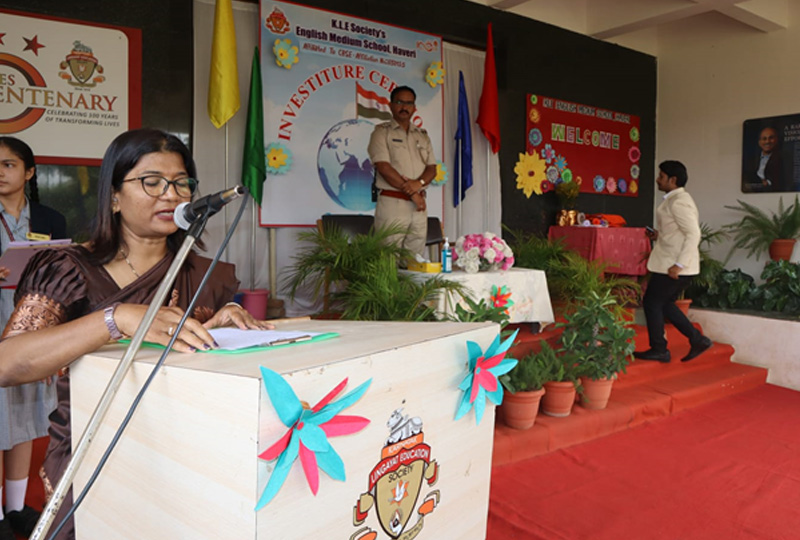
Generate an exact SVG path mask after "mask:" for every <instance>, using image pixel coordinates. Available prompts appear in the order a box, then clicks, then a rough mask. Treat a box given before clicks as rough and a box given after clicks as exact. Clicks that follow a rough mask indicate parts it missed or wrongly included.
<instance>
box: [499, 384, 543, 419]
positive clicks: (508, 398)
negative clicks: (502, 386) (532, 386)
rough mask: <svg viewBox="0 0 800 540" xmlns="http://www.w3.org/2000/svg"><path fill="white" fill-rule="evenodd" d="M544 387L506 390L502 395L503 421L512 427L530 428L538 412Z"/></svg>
mask: <svg viewBox="0 0 800 540" xmlns="http://www.w3.org/2000/svg"><path fill="white" fill-rule="evenodd" d="M543 395H544V388H541V389H539V390H531V391H530V392H517V393H515V394H512V393H511V392H507V393H505V394H504V395H503V406H502V407H501V408H502V409H503V421H504V422H505V424H506V425H507V426H508V427H510V428H514V429H530V428H531V426H533V423H534V422H535V421H536V415H537V414H538V412H539V401H540V400H541V399H542V396H543Z"/></svg>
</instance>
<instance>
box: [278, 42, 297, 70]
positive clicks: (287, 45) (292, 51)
mask: <svg viewBox="0 0 800 540" xmlns="http://www.w3.org/2000/svg"><path fill="white" fill-rule="evenodd" d="M297 52H298V49H297V47H295V46H294V45H292V40H291V39H276V40H275V43H274V44H273V45H272V54H274V55H275V63H276V64H278V65H279V66H280V67H284V68H286V69H292V66H293V65H295V64H296V63H297V62H299V61H300V58H298V56H297Z"/></svg>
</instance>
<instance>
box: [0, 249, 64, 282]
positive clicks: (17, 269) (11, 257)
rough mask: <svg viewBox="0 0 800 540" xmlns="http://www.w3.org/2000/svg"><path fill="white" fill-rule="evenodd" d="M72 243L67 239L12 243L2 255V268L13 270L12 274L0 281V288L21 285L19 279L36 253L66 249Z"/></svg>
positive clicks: (0, 257) (0, 258) (0, 256)
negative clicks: (50, 249) (54, 248)
mask: <svg viewBox="0 0 800 540" xmlns="http://www.w3.org/2000/svg"><path fill="white" fill-rule="evenodd" d="M71 243H72V240H70V239H68V238H66V239H63V240H37V241H24V242H10V243H9V244H8V248H6V250H5V251H3V254H2V255H0V267H5V268H8V269H9V270H11V273H10V274H9V275H8V277H6V279H3V280H0V288H2V289H13V288H15V287H16V286H17V283H19V278H20V277H21V276H22V271H23V270H25V265H26V264H28V261H29V260H30V258H31V257H33V255H34V253H36V252H37V251H39V250H40V249H45V248H51V247H64V246H68V245H70V244H71Z"/></svg>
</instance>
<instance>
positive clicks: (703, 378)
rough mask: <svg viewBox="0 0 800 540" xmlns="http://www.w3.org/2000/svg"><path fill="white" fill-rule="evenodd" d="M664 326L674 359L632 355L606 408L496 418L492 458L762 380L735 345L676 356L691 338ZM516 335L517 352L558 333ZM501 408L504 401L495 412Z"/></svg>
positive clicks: (584, 437)
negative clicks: (523, 424)
mask: <svg viewBox="0 0 800 540" xmlns="http://www.w3.org/2000/svg"><path fill="white" fill-rule="evenodd" d="M636 329H637V330H638V333H637V336H636V342H637V350H643V349H646V348H647V345H646V342H647V331H646V330H645V328H644V327H642V326H637V327H636ZM666 330H667V335H668V336H669V342H670V349H671V351H672V356H673V357H674V358H675V360H674V361H673V362H671V363H669V364H661V363H659V362H645V361H634V362H633V364H631V365H630V366H629V367H628V372H627V373H626V374H620V377H619V380H617V381H616V382H615V383H614V389H613V391H612V394H611V401H610V402H609V404H608V408H606V409H604V410H600V411H594V410H588V409H584V408H583V407H581V406H580V405H576V406H575V407H574V408H573V411H572V414H571V415H570V416H568V417H567V418H551V417H548V416H544V415H542V414H540V415H539V416H538V417H537V418H536V424H535V425H534V426H533V427H532V428H531V429H529V430H526V431H518V430H515V429H511V428H508V427H506V426H505V425H504V424H503V423H502V422H498V423H497V424H496V425H495V436H494V453H493V454H492V464H493V465H494V466H503V465H510V464H512V463H515V462H518V461H522V460H526V459H530V458H532V457H536V456H539V455H544V454H547V453H548V452H552V451H554V450H558V449H560V448H565V447H568V446H572V445H575V444H580V443H584V442H588V441H591V440H594V439H597V438H598V437H604V436H606V435H610V434H612V433H616V432H619V431H623V430H626V429H630V428H632V427H635V426H638V425H641V424H643V423H646V422H651V421H653V420H657V419H660V418H666V417H668V416H669V415H671V414H675V413H677V412H680V411H683V410H685V409H687V408H692V407H695V406H697V405H702V404H704V403H708V402H710V401H714V400H717V399H721V398H725V397H728V396H731V395H734V394H738V393H741V392H745V391H748V390H751V389H753V388H757V387H759V386H761V385H763V384H764V383H765V382H766V379H767V370H766V369H763V368H758V367H753V366H746V365H742V364H735V363H731V355H732V354H733V352H734V351H733V347H731V346H730V345H726V344H723V343H715V344H714V345H713V347H711V349H709V350H708V351H706V352H705V353H704V354H703V355H701V356H700V357H699V358H696V359H694V360H692V361H691V362H688V363H684V362H680V361H678V358H681V357H682V356H684V355H685V354H686V353H688V352H689V344H688V342H687V341H686V338H684V337H683V336H680V335H679V334H678V331H677V330H676V329H675V328H674V327H672V326H671V325H667V328H666ZM520 335H521V338H519V341H520V342H521V343H519V344H517V345H514V348H513V350H514V353H515V354H516V355H517V356H516V357H517V358H521V357H523V356H524V355H525V354H527V353H528V352H529V351H530V350H538V348H539V347H540V341H539V340H541V339H546V340H547V341H551V340H554V339H558V335H557V334H553V333H549V334H548V333H545V334H538V335H530V334H522V333H521V334H520ZM501 413H502V407H501V408H500V409H499V411H498V415H500V414H501ZM798 538H800V534H799V535H798Z"/></svg>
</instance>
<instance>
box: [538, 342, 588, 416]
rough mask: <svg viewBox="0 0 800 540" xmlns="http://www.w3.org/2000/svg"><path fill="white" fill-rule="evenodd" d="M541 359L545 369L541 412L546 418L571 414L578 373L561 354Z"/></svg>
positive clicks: (557, 353)
mask: <svg viewBox="0 0 800 540" xmlns="http://www.w3.org/2000/svg"><path fill="white" fill-rule="evenodd" d="M554 353H555V354H553V355H547V356H544V357H542V360H543V364H544V366H545V368H546V374H545V379H546V380H547V382H546V383H544V396H542V412H543V413H544V414H546V415H547V416H556V417H563V416H569V415H570V414H571V413H572V405H573V404H574V403H575V395H576V393H577V391H578V388H579V387H580V382H579V381H578V372H577V370H576V366H575V364H574V363H572V362H571V361H570V359H568V358H566V357H565V356H564V355H562V354H561V350H560V349H559V350H556V351H554Z"/></svg>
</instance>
